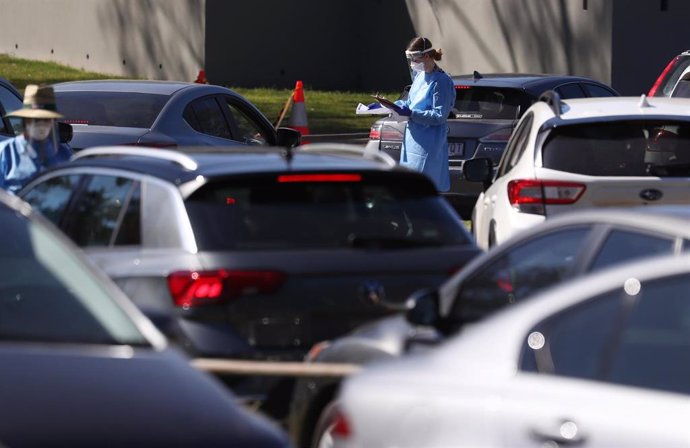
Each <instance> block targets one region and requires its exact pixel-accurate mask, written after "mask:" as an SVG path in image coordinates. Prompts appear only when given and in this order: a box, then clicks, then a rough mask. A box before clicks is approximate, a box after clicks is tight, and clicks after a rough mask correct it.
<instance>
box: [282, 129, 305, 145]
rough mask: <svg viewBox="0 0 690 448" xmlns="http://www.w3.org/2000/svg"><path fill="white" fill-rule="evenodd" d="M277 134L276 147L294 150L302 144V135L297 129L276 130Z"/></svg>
mask: <svg viewBox="0 0 690 448" xmlns="http://www.w3.org/2000/svg"><path fill="white" fill-rule="evenodd" d="M276 132H277V141H276V145H277V146H283V147H285V148H294V147H296V146H299V145H300V143H301V142H302V133H301V132H300V131H298V130H297V129H292V128H283V127H281V128H278V129H277V130H276Z"/></svg>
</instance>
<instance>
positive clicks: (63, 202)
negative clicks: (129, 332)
mask: <svg viewBox="0 0 690 448" xmlns="http://www.w3.org/2000/svg"><path fill="white" fill-rule="evenodd" d="M18 194H19V195H20V196H21V197H23V198H24V199H25V200H26V201H28V202H29V203H30V204H31V205H32V206H33V207H34V208H35V209H36V210H38V211H40V212H42V213H43V214H44V215H45V216H47V217H48V218H49V219H50V220H51V221H52V222H54V223H55V224H56V225H58V227H59V228H60V229H61V230H63V231H64V232H65V233H66V234H67V235H68V236H70V237H71V238H72V239H73V240H74V241H75V242H76V243H77V244H78V245H79V246H80V247H82V248H83V249H84V250H85V252H86V253H87V254H88V255H89V256H90V257H91V259H92V260H94V261H95V262H96V263H97V264H98V265H100V266H101V267H102V268H103V269H104V270H105V271H106V272H107V273H108V274H109V275H110V276H111V277H112V278H113V279H114V280H115V281H116V282H117V283H118V284H119V285H120V286H121V287H122V289H123V290H124V291H125V292H126V293H127V294H128V295H129V296H130V297H131V298H132V299H133V300H134V302H135V303H137V305H138V306H139V307H140V308H141V309H142V310H143V311H144V312H145V313H146V314H147V315H148V316H149V317H150V318H151V319H153V321H154V322H155V323H156V324H157V325H158V326H159V328H161V329H162V330H163V331H164V332H165V333H166V334H167V335H168V336H169V337H171V338H172V339H173V340H174V341H176V342H177V343H179V344H180V345H181V346H182V347H184V348H185V349H186V350H187V351H188V352H189V353H190V354H191V355H193V356H203V357H232V358H243V359H264V360H267V359H270V360H286V361H294V360H302V359H303V357H304V355H305V354H306V352H307V350H308V349H309V348H310V347H311V346H312V345H313V344H314V343H316V342H318V341H321V340H324V339H330V338H333V337H336V336H339V335H341V334H345V333H347V332H348V331H351V330H352V329H354V328H355V327H356V326H358V325H360V324H362V323H363V322H365V321H367V320H370V319H374V318H377V317H381V316H384V315H388V314H391V312H392V310H391V309H390V307H389V306H388V305H387V304H388V303H391V304H400V303H402V302H403V301H404V300H405V299H406V298H407V296H408V295H409V294H410V293H412V292H413V291H415V290H417V289H419V288H422V287H433V286H438V285H439V284H441V283H442V282H443V281H444V280H446V279H447V278H448V277H449V276H450V275H451V274H452V273H453V272H455V271H457V270H458V269H460V268H461V267H462V266H464V265H465V264H466V263H467V262H468V261H469V260H470V259H472V258H473V257H474V256H476V255H477V254H479V252H480V251H479V249H478V248H477V246H476V245H475V244H474V242H473V240H472V237H471V235H470V234H469V232H468V231H467V230H466V228H465V226H464V224H463V223H462V221H460V220H459V219H458V217H457V215H456V214H455V213H454V211H453V210H452V208H451V207H450V206H449V205H448V204H447V202H446V201H444V200H443V198H442V197H441V196H440V195H439V194H438V192H437V190H436V189H435V187H434V186H433V184H432V183H431V181H430V180H429V179H428V178H427V177H426V176H424V175H422V174H421V173H418V172H414V171H411V170H407V169H404V168H401V167H399V166H397V165H396V163H395V161H393V160H391V159H390V157H388V156H386V155H385V154H379V153H374V154H373V155H372V156H368V155H366V154H365V153H364V151H363V149H361V148H357V147H350V146H346V145H326V146H318V145H316V146H313V145H312V146H309V145H307V146H302V147H300V149H297V150H293V151H286V150H282V149H277V148H245V149H244V150H242V149H236V150H233V151H232V152H229V151H227V149H226V148H215V149H214V148H197V149H193V148H187V149H185V152H184V153H183V152H177V151H169V150H163V149H146V148H128V147H105V148H93V149H88V150H83V151H81V152H79V153H77V154H76V156H75V157H74V160H73V161H71V162H70V163H68V164H65V165H63V166H61V167H59V168H56V169H53V170H50V171H46V172H45V173H43V174H41V175H40V176H39V177H38V178H37V179H35V180H34V181H33V182H31V183H29V184H28V185H27V186H26V187H25V188H24V189H22V190H20V192H19V193H18ZM232 380H233V381H234V383H233V387H235V389H236V390H237V391H238V392H240V393H242V394H243V396H249V395H250V394H252V395H255V398H256V399H257V400H258V401H259V403H262V402H264V400H265V399H266V397H267V395H266V388H270V389H271V390H274V389H273V388H274V387H275V388H276V389H275V391H276V392H275V393H271V394H270V396H271V397H280V398H276V399H275V401H273V399H271V400H270V401H267V402H264V403H263V404H264V406H265V407H264V409H265V410H266V411H267V412H271V415H277V414H281V413H283V412H287V405H288V399H289V396H290V394H291V388H290V387H291V383H289V382H285V383H280V384H276V383H275V378H268V377H263V378H259V379H257V378H252V379H251V381H247V382H245V383H240V379H239V378H234V379H232ZM243 380H244V379H243ZM278 388H280V389H278ZM279 391H280V393H285V394H287V398H283V397H281V396H280V393H279ZM274 405H275V406H280V407H285V409H281V410H278V411H276V410H275V409H273V408H272V406H274Z"/></svg>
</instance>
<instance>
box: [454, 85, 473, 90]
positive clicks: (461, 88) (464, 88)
mask: <svg viewBox="0 0 690 448" xmlns="http://www.w3.org/2000/svg"><path fill="white" fill-rule="evenodd" d="M471 88H472V87H471V86H455V90H469V89H471Z"/></svg>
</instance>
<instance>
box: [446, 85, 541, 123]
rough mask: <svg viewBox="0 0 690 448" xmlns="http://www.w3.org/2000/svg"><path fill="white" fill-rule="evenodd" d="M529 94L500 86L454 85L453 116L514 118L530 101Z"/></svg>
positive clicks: (485, 118) (484, 118)
mask: <svg viewBox="0 0 690 448" xmlns="http://www.w3.org/2000/svg"><path fill="white" fill-rule="evenodd" d="M531 100H532V98H531V97H530V95H529V94H527V93H525V92H524V91H522V90H519V89H507V88H500V87H472V86H456V87H455V107H454V108H453V113H454V114H455V118H469V119H483V120H487V119H497V120H515V119H517V118H518V115H519V114H520V110H523V111H524V110H525V109H526V108H527V107H528V106H529V104H530V103H531Z"/></svg>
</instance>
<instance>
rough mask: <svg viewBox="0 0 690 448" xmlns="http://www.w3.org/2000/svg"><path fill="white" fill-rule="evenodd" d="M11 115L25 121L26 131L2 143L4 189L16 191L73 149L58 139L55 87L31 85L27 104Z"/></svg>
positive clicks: (0, 164)
mask: <svg viewBox="0 0 690 448" xmlns="http://www.w3.org/2000/svg"><path fill="white" fill-rule="evenodd" d="M6 116H7V117H17V118H21V120H22V127H23V132H22V134H20V135H18V136H16V137H14V138H11V139H8V140H4V141H2V142H0V188H3V189H5V190H7V191H9V192H10V193H16V192H17V191H18V190H19V189H21V188H22V187H23V186H24V185H25V184H26V183H27V182H28V181H29V180H30V179H31V178H32V177H33V176H34V175H36V174H37V173H39V172H41V171H43V170H44V169H45V168H47V167H49V166H53V165H56V164H58V163H61V162H66V161H68V160H69V159H70V157H71V156H72V148H70V147H69V145H67V144H64V143H60V142H59V141H58V138H57V126H56V123H55V120H56V119H59V118H62V115H61V114H59V113H58V112H57V108H56V103H55V92H54V90H53V88H52V87H51V86H40V87H39V86H37V85H35V84H29V85H27V86H26V90H25V92H24V104H23V107H22V108H21V109H19V110H15V111H12V112H10V113H8V114H7V115H6Z"/></svg>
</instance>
